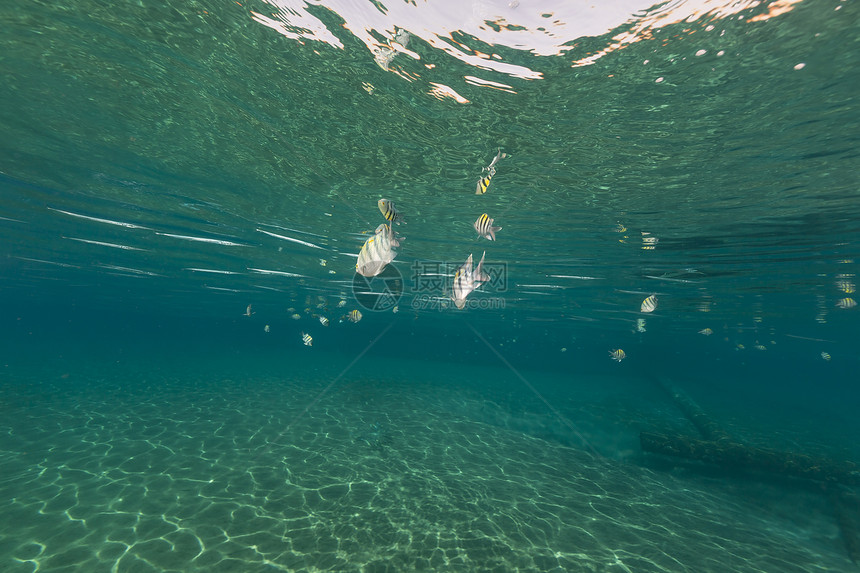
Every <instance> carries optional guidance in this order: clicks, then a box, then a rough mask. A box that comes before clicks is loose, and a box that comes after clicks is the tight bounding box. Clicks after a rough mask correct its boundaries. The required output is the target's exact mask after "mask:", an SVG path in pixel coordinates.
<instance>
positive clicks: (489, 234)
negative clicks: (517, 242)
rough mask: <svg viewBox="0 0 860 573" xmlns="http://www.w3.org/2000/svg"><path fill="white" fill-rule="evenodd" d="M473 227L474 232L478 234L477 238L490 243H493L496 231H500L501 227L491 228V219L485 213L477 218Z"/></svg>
mask: <svg viewBox="0 0 860 573" xmlns="http://www.w3.org/2000/svg"><path fill="white" fill-rule="evenodd" d="M473 226H474V227H475V231H477V232H478V236H479V237H484V238H485V239H489V240H490V241H495V240H496V231H501V230H502V228H501V227H493V219H491V218H490V216H489V215H487V214H486V213H484V214H483V215H481V216H480V217H478V220H477V221H475V224H474V225H473Z"/></svg>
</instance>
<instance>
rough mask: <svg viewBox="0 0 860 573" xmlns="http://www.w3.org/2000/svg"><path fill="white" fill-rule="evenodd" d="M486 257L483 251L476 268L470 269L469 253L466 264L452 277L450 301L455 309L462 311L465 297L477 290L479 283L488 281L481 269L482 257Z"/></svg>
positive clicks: (470, 259)
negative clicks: (452, 290)
mask: <svg viewBox="0 0 860 573" xmlns="http://www.w3.org/2000/svg"><path fill="white" fill-rule="evenodd" d="M486 255H487V252H486V251H484V254H483V255H481V261H480V262H479V263H478V266H477V267H475V268H474V269H472V254H471V253H469V258H468V259H466V263H465V264H464V265H463V266H462V267H460V268H459V269H458V270H457V272H456V274H455V275H454V294H453V296H452V297H451V300H453V301H454V306H456V307H457V308H459V309H461V310H462V309H463V308H464V307H465V306H466V297H467V296H469V293H471V292H472V291H473V290H475V289H476V288H478V287H479V286H480V285H481V283H485V282H487V281H489V280H490V277H489V276H487V274H486V273H485V272H484V269H483V267H484V257H485V256H486Z"/></svg>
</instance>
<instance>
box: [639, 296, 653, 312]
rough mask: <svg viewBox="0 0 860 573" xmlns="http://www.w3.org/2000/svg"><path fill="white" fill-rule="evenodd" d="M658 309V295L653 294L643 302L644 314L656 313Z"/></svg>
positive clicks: (642, 309) (641, 308)
mask: <svg viewBox="0 0 860 573" xmlns="http://www.w3.org/2000/svg"><path fill="white" fill-rule="evenodd" d="M656 309H657V295H655V294H652V295H651V296H649V297H648V298H646V299H645V300H643V301H642V306H641V307H640V310H641V311H642V312H654V311H655V310H656Z"/></svg>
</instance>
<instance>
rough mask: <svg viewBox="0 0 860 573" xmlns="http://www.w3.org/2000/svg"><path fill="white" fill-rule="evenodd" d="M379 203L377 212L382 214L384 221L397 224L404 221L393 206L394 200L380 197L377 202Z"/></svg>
mask: <svg viewBox="0 0 860 573" xmlns="http://www.w3.org/2000/svg"><path fill="white" fill-rule="evenodd" d="M377 205H379V212H380V213H382V216H383V217H385V220H386V221H390V222H392V223H397V224H398V225H399V224H400V223H401V222H403V223H405V222H406V221H404V220H403V216H402V215H401V214H400V211H398V210H397V208H396V207H394V201H389V200H388V199H380V200H379V202H378V203H377Z"/></svg>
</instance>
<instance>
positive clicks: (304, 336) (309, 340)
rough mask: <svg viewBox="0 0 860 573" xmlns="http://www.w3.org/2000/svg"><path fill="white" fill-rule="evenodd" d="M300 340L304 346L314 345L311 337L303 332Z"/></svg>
mask: <svg viewBox="0 0 860 573" xmlns="http://www.w3.org/2000/svg"><path fill="white" fill-rule="evenodd" d="M302 342H303V343H304V345H305V346H313V345H314V339H313V337H311V335H310V334H305V333H304V332H303V333H302Z"/></svg>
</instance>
